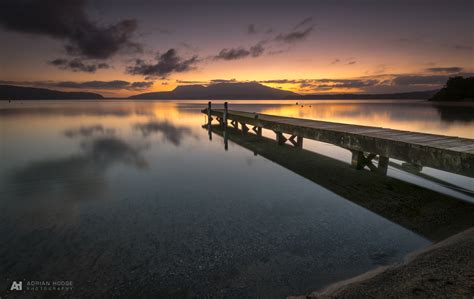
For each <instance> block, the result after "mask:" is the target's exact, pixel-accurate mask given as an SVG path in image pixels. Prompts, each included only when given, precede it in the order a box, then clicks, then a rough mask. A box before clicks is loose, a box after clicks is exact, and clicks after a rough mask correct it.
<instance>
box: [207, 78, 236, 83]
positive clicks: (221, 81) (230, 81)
mask: <svg viewBox="0 0 474 299" xmlns="http://www.w3.org/2000/svg"><path fill="white" fill-rule="evenodd" d="M235 82H237V80H236V79H212V80H211V81H209V83H210V84H217V83H235Z"/></svg>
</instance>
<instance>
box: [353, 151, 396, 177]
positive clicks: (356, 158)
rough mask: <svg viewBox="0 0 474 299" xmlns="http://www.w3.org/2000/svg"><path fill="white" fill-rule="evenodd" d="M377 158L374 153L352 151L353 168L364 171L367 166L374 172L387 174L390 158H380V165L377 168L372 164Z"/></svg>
mask: <svg viewBox="0 0 474 299" xmlns="http://www.w3.org/2000/svg"><path fill="white" fill-rule="evenodd" d="M376 156H377V155H376V154H374V153H367V154H364V152H362V151H352V160H351V166H352V167H353V168H355V169H363V168H364V167H365V166H367V167H368V168H369V169H370V170H371V171H373V172H376V173H380V174H387V170H388V161H389V158H388V157H384V156H379V158H378V165H377V166H375V165H374V164H373V163H372V160H373V159H374V158H375V157H376Z"/></svg>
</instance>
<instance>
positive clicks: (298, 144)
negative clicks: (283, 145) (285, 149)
mask: <svg viewBox="0 0 474 299" xmlns="http://www.w3.org/2000/svg"><path fill="white" fill-rule="evenodd" d="M295 139H296V140H295ZM289 140H290V142H291V144H293V146H294V147H299V148H302V147H303V137H301V136H296V135H291V137H290V138H289Z"/></svg>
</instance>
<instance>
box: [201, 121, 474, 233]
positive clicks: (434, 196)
mask: <svg viewBox="0 0 474 299" xmlns="http://www.w3.org/2000/svg"><path fill="white" fill-rule="evenodd" d="M203 127H204V128H205V129H206V130H207V129H210V130H211V131H212V133H215V134H216V135H218V136H222V138H224V140H226V139H228V140H230V141H231V142H233V143H234V144H237V145H239V146H241V147H243V148H245V149H247V150H249V151H251V152H253V154H254V155H259V156H262V157H264V158H265V159H268V160H270V161H272V162H274V163H276V164H278V165H280V166H282V167H284V168H286V169H288V170H290V171H292V172H294V173H296V174H297V175H300V176H302V177H304V178H306V179H308V180H310V181H312V182H314V183H316V184H318V185H319V186H321V187H323V188H325V189H327V190H330V191H331V192H333V193H335V194H337V195H339V196H341V197H343V198H345V199H346V200H349V201H351V202H353V203H355V204H357V205H359V206H361V207H363V208H365V209H367V210H369V211H372V212H374V213H376V214H377V215H380V216H382V217H384V218H385V219H388V220H390V221H392V222H394V223H397V224H399V225H401V226H403V227H405V228H407V229H409V230H411V231H413V232H415V233H417V234H419V235H421V236H423V237H425V238H427V239H429V240H432V241H439V240H442V239H444V238H447V237H449V236H451V235H453V234H455V233H458V232H460V231H462V230H465V229H467V228H469V227H472V226H473V225H474V218H473V217H472V215H473V214H474V204H473V203H470V202H467V201H463V200H459V199H458V198H454V197H452V196H449V195H446V194H442V193H440V192H437V191H434V190H430V189H428V188H425V187H422V186H418V185H414V184H411V183H409V182H405V181H402V180H400V179H397V178H393V177H390V176H384V175H378V174H377V173H374V172H369V171H356V170H354V169H351V168H350V167H348V165H347V164H346V163H344V162H342V161H340V160H337V159H334V158H331V157H327V156H324V155H321V154H318V153H315V152H313V151H309V150H305V149H300V148H294V147H293V146H291V145H289V144H283V145H281V146H276V145H275V141H273V140H271V139H269V138H266V137H259V136H256V135H255V134H247V135H244V134H242V131H240V130H238V129H235V128H232V127H229V128H226V129H224V128H223V127H222V126H220V125H217V124H215V125H212V126H210V127H207V125H204V126H203Z"/></svg>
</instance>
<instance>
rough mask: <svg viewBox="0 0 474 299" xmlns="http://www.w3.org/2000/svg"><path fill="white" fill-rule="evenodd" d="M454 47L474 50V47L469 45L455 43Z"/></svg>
mask: <svg viewBox="0 0 474 299" xmlns="http://www.w3.org/2000/svg"><path fill="white" fill-rule="evenodd" d="M454 49H456V50H462V51H472V50H474V48H473V47H472V46H469V45H454Z"/></svg>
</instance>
